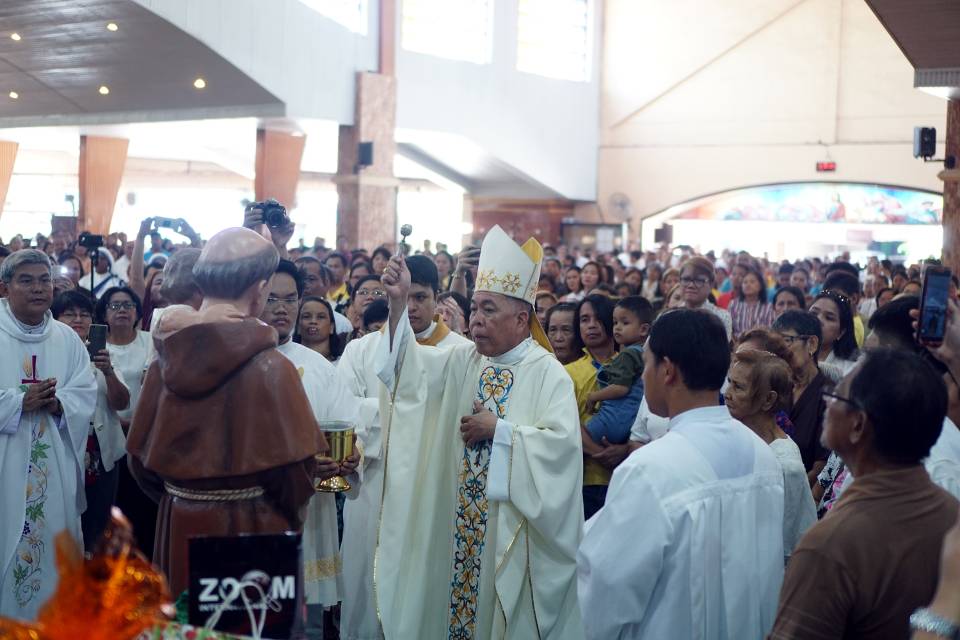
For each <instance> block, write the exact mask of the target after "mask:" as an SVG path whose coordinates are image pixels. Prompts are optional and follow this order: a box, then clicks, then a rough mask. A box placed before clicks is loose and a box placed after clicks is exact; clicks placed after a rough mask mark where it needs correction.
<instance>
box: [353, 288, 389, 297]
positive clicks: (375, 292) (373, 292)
mask: <svg viewBox="0 0 960 640" xmlns="http://www.w3.org/2000/svg"><path fill="white" fill-rule="evenodd" d="M357 295H358V296H373V297H374V298H382V297H384V296H385V295H387V292H386V291H384V290H383V289H360V290H359V291H357Z"/></svg>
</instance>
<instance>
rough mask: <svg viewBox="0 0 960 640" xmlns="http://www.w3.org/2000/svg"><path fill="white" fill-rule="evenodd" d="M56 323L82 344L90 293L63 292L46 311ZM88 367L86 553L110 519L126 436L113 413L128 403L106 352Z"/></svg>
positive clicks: (127, 394)
mask: <svg viewBox="0 0 960 640" xmlns="http://www.w3.org/2000/svg"><path fill="white" fill-rule="evenodd" d="M50 311H51V313H53V317H54V319H55V320H59V321H60V322H62V323H64V324H65V325H67V326H68V327H70V328H71V329H73V330H74V331H75V332H76V334H77V335H78V336H79V337H80V339H81V340H83V341H84V342H86V341H87V336H88V335H89V333H90V325H91V324H93V301H92V300H91V299H90V296H89V294H86V293H82V292H80V291H75V290H74V291H67V292H65V293H63V294H61V295H59V296H57V297H56V298H55V299H54V301H53V305H52V306H51V307H50ZM90 366H91V367H92V368H93V374H94V377H95V378H96V380H97V408H96V411H95V412H94V414H93V417H92V419H91V421H90V429H89V431H88V432H87V443H86V455H85V456H84V493H85V494H86V499H87V509H86V510H85V511H84V512H83V515H82V516H81V517H80V524H81V528H82V530H83V545H84V548H85V549H86V550H87V551H90V550H92V548H93V545H94V543H96V542H97V540H99V539H100V534H101V533H103V530H104V529H105V528H106V526H107V522H108V521H109V519H110V507H112V506H113V504H114V501H115V500H116V497H117V483H118V479H119V468H118V463H119V462H120V461H121V460H123V456H124V454H125V453H126V451H125V449H126V437H125V436H124V435H123V427H121V426H120V417H119V416H118V415H117V411H122V410H124V409H126V408H127V405H129V404H130V391H129V389H128V388H127V385H126V384H124V381H123V377H122V374H121V373H119V372H118V371H117V370H116V369H115V368H114V367H113V363H112V362H111V361H110V352H109V351H107V350H106V349H104V350H102V351H100V353H98V354H96V355H95V356H94V357H93V360H92V362H91V363H90Z"/></svg>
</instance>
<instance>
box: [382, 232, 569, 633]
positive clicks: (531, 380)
mask: <svg viewBox="0 0 960 640" xmlns="http://www.w3.org/2000/svg"><path fill="white" fill-rule="evenodd" d="M541 259H542V249H541V248H540V245H539V244H538V243H537V242H536V240H533V239H531V240H528V241H527V243H526V244H524V246H523V248H521V247H519V246H517V245H516V244H515V243H514V242H513V241H512V240H510V238H509V237H508V236H507V235H506V234H505V233H504V232H503V231H502V230H501V229H500V228H499V227H494V228H493V229H491V231H490V232H489V233H488V235H487V237H486V238H485V240H484V243H483V247H482V249H481V257H480V264H479V274H480V277H479V278H478V281H477V289H476V292H475V293H474V296H473V300H472V305H473V306H474V310H473V312H472V313H471V320H470V333H471V336H472V337H473V338H474V342H475V344H468V345H460V346H455V347H452V348H450V349H445V350H441V349H432V348H429V347H422V346H420V345H418V344H417V342H416V340H414V339H413V335H412V330H411V328H410V325H409V320H408V317H407V313H406V310H405V308H404V307H405V303H406V300H407V291H406V289H407V288H408V287H407V285H406V283H408V282H409V280H408V278H409V275H408V274H409V272H408V271H407V269H406V266H405V264H404V263H403V261H402V260H399V259H397V258H394V259H392V260H391V262H390V264H389V266H388V267H387V269H386V272H385V273H384V276H383V282H384V287H385V289H386V290H387V292H388V294H389V296H390V305H391V316H390V325H389V329H388V332H387V334H386V336H384V337H383V338H382V339H381V341H380V345H379V346H380V351H379V353H378V356H377V360H378V364H382V366H381V367H378V368H379V369H380V373H379V375H380V379H381V380H382V381H383V383H384V385H385V386H384V387H383V388H381V400H380V415H381V417H382V420H383V421H384V423H385V425H384V431H383V436H382V438H383V445H382V446H383V452H382V460H383V465H384V488H383V505H382V508H381V510H380V519H379V529H378V542H377V552H376V556H375V559H374V563H375V564H374V592H375V596H376V606H377V612H378V615H379V618H380V623H381V628H382V631H383V633H384V635H385V637H386V638H388V639H392V638H401V639H405V638H448V637H449V638H464V639H466V638H483V639H488V638H503V637H507V638H561V639H566V638H581V637H583V629H582V625H581V622H580V609H579V607H578V606H577V600H576V558H575V555H576V549H577V545H578V543H579V539H580V529H581V524H582V504H581V500H582V498H581V492H580V489H581V483H582V471H581V469H582V465H581V461H582V450H581V447H580V428H579V419H578V414H577V407H576V401H575V399H574V393H573V383H572V382H571V381H570V378H569V376H567V374H566V372H565V371H564V369H563V366H562V365H560V363H559V361H557V360H556V358H554V357H553V355H552V354H551V353H550V352H549V351H548V350H547V349H545V348H544V347H543V346H541V345H542V344H549V343H547V341H546V336H545V335H544V333H543V330H542V329H541V328H540V326H539V324H538V323H537V320H536V316H535V314H534V313H533V307H532V300H533V296H534V294H535V291H536V285H537V282H538V275H539V270H540V260H541ZM531 334H532V335H533V338H531V337H530V336H531ZM541 341H542V342H541Z"/></svg>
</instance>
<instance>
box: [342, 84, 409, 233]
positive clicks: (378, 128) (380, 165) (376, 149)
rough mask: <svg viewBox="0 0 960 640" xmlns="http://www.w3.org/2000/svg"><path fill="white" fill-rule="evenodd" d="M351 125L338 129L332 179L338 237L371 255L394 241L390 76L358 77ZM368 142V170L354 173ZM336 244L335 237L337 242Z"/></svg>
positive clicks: (392, 88) (394, 92)
mask: <svg viewBox="0 0 960 640" xmlns="http://www.w3.org/2000/svg"><path fill="white" fill-rule="evenodd" d="M355 109H356V110H355V114H354V124H353V126H351V127H347V126H341V127H340V140H339V155H338V161H337V175H336V176H335V177H334V179H333V181H334V182H335V183H336V185H337V195H338V196H339V202H338V204H337V236H338V237H339V236H344V237H346V239H347V244H348V245H349V246H350V247H351V248H354V247H365V248H367V249H370V250H373V249H374V248H375V247H377V246H379V245H381V244H385V245H388V246H393V245H394V244H395V243H396V241H397V186H398V185H399V181H398V180H397V179H396V178H395V177H394V175H393V156H394V154H395V153H396V150H397V144H396V140H395V137H394V129H395V126H396V114H397V81H396V78H394V77H392V76H387V75H382V74H378V73H366V72H361V73H358V74H357V99H356V108H355ZM361 142H372V143H373V165H371V166H369V167H363V168H358V167H357V160H358V146H359V144H360V143H361ZM338 239H339V238H338Z"/></svg>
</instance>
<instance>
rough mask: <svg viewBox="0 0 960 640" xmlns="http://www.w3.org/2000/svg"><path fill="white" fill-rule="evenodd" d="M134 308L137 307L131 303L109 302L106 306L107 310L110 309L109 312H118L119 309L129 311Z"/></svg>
mask: <svg viewBox="0 0 960 640" xmlns="http://www.w3.org/2000/svg"><path fill="white" fill-rule="evenodd" d="M136 307H137V305H135V304H133V303H132V302H111V303H110V304H108V305H107V309H110V311H120V309H126V310H127V311H129V310H130V309H136Z"/></svg>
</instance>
